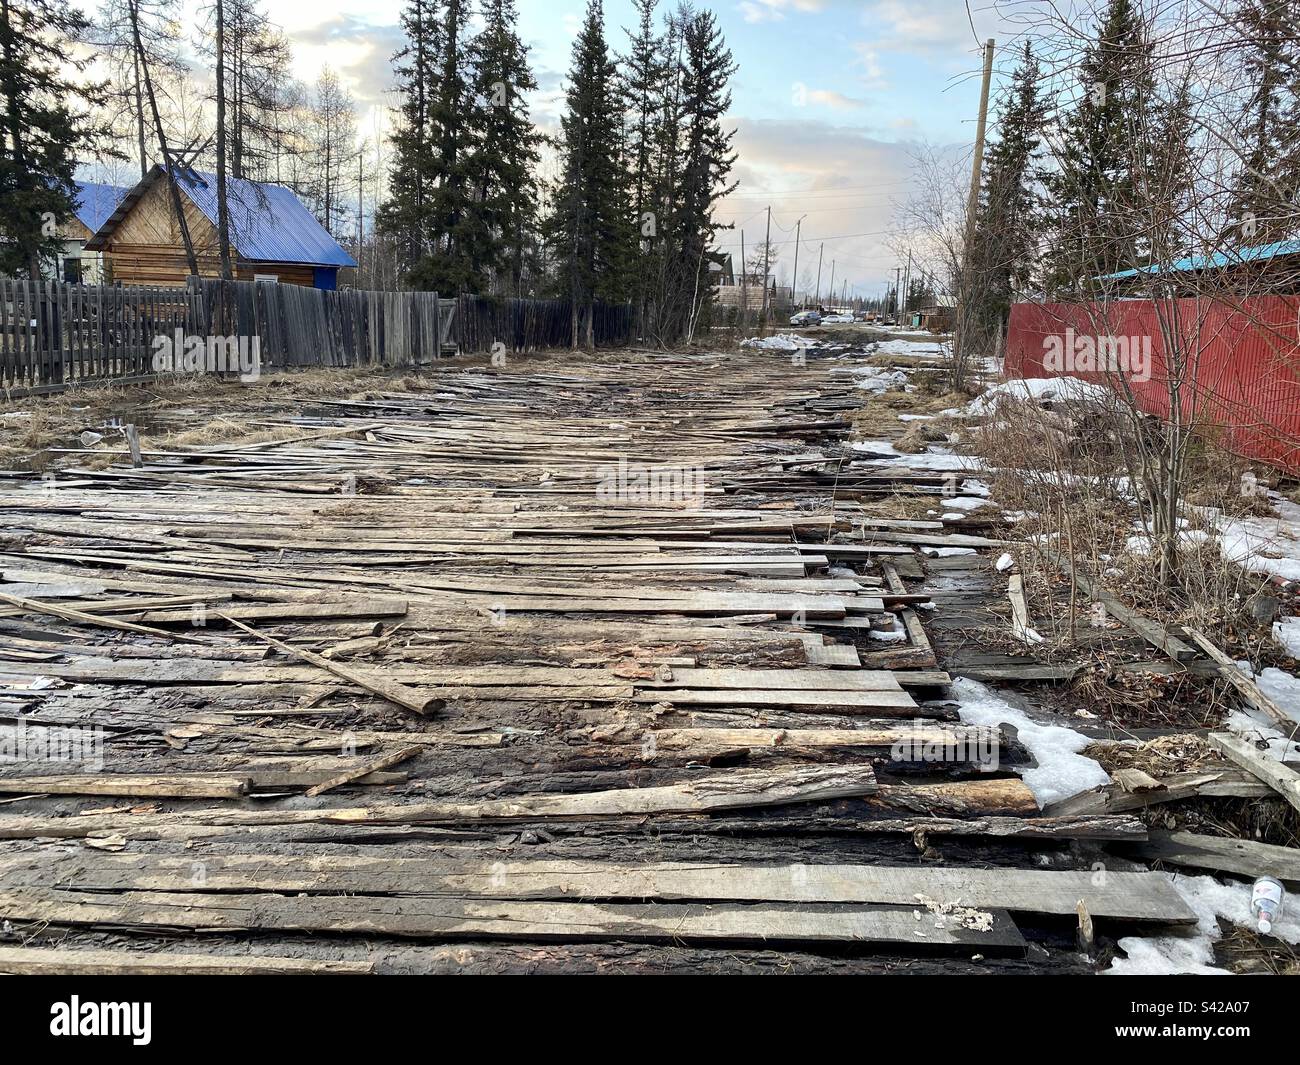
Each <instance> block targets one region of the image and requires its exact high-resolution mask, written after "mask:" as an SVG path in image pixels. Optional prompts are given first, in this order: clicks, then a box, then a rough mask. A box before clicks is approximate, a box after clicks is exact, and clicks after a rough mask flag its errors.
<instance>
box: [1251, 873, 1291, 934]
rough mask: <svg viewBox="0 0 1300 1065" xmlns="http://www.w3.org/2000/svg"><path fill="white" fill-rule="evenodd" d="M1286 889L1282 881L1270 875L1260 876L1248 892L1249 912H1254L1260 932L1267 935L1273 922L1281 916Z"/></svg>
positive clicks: (1271, 928)
mask: <svg viewBox="0 0 1300 1065" xmlns="http://www.w3.org/2000/svg"><path fill="white" fill-rule="evenodd" d="M1285 895H1286V890H1285V889H1284V888H1283V887H1282V881H1280V880H1277V879H1275V878H1274V877H1271V876H1261V877H1260V878H1259V879H1258V880H1256V881H1255V886H1254V887H1253V888H1252V889H1251V892H1250V912H1251V913H1252V914H1254V916H1255V921H1256V922H1257V924H1258V926H1259V930H1260V932H1262V933H1263V934H1264V935H1268V933H1269V932H1271V931H1272V930H1273V922H1274V921H1276V920H1277V919H1278V918H1279V917H1281V916H1282V899H1283V897H1284V896H1285Z"/></svg>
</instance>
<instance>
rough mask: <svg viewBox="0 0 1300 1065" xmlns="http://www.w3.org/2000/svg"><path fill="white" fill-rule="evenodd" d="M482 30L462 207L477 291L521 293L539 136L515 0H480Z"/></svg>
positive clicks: (530, 239)
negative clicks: (467, 188) (469, 182)
mask: <svg viewBox="0 0 1300 1065" xmlns="http://www.w3.org/2000/svg"><path fill="white" fill-rule="evenodd" d="M482 16H483V21H484V27H483V30H482V32H481V33H479V34H478V36H476V37H475V38H474V41H473V43H472V45H471V47H470V59H471V67H472V72H473V73H472V78H473V81H472V84H473V93H474V97H475V102H474V116H475V118H476V120H477V121H476V125H477V126H478V136H477V142H476V144H475V148H474V153H473V156H472V159H471V162H470V171H471V173H472V176H473V186H474V195H473V199H472V202H471V203H470V204H468V205H467V211H469V213H470V214H471V215H472V216H473V217H474V219H475V222H474V230H475V233H476V235H477V240H476V244H477V248H476V258H477V262H476V265H477V267H478V273H479V277H478V279H477V284H476V286H475V287H477V288H485V289H490V290H491V291H494V292H496V293H498V294H509V295H511V296H516V297H518V296H522V295H523V294H524V288H525V282H526V281H527V279H528V275H529V273H530V272H531V270H532V269H533V263H532V262H531V261H530V260H531V259H532V258H533V256H532V251H533V247H534V244H535V232H536V228H537V186H536V178H535V177H534V173H535V170H536V167H537V162H538V151H537V147H538V144H539V143H540V140H541V138H540V136H539V135H538V133H537V131H536V129H535V128H534V126H533V123H532V120H531V119H530V117H529V115H528V104H527V101H526V99H525V94H526V93H529V92H532V91H533V90H535V89H536V88H537V82H536V80H535V79H534V78H533V73H532V70H531V69H530V68H529V65H528V49H527V47H526V46H525V45H524V43H523V42H522V41H521V40H520V39H519V35H518V34H517V33H516V32H515V21H516V19H517V15H516V13H515V5H514V0H484V2H483V9H482Z"/></svg>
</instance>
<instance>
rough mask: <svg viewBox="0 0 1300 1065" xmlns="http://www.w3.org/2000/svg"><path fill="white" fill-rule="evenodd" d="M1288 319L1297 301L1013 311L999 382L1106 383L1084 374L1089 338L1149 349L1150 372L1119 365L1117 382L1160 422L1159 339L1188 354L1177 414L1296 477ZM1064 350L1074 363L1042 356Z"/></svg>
mask: <svg viewBox="0 0 1300 1065" xmlns="http://www.w3.org/2000/svg"><path fill="white" fill-rule="evenodd" d="M1298 312H1300V298H1296V297H1283V296H1259V297H1255V298H1252V299H1247V300H1243V301H1241V303H1240V304H1239V305H1236V306H1229V305H1228V304H1226V303H1222V302H1218V301H1210V300H1195V299H1182V300H1163V301H1159V302H1158V303H1157V302H1156V301H1153V300H1115V301H1111V302H1107V303H1094V304H1083V305H1080V304H1065V303H1018V304H1016V305H1015V306H1013V307H1012V308H1011V322H1010V326H1009V328H1008V331H1007V352H1006V364H1005V368H1006V375H1007V376H1008V377H1059V376H1065V375H1067V374H1069V375H1070V376H1075V377H1082V378H1084V379H1086V380H1093V381H1106V380H1108V381H1110V383H1111V384H1112V385H1116V384H1117V382H1116V379H1115V375H1114V374H1113V373H1107V372H1098V371H1097V370H1096V369H1090V368H1089V366H1090V364H1089V363H1088V362H1087V359H1086V355H1087V352H1088V351H1089V350H1090V349H1092V348H1095V347H1096V340H1097V338H1100V337H1105V338H1127V339H1126V341H1124V342H1123V344H1122V346H1123V347H1126V348H1128V349H1131V350H1136V351H1142V352H1146V351H1148V350H1149V352H1150V364H1149V366H1143V365H1142V364H1141V362H1140V361H1137V360H1132V361H1130V362H1129V363H1127V364H1124V365H1126V366H1127V367H1128V372H1127V373H1126V374H1125V378H1126V380H1127V381H1128V382H1129V386H1130V387H1131V389H1132V391H1133V394H1134V396H1135V397H1136V398H1137V401H1138V403H1139V404H1140V405H1141V406H1142V408H1143V409H1144V410H1146V411H1148V412H1149V413H1151V414H1156V415H1160V416H1162V417H1164V416H1167V415H1168V413H1169V393H1168V379H1169V375H1168V373H1167V370H1166V366H1167V361H1166V357H1165V352H1166V342H1165V337H1166V335H1169V336H1177V337H1182V338H1184V339H1183V342H1182V343H1181V344H1179V345H1178V347H1177V348H1175V350H1182V351H1187V352H1190V353H1192V354H1191V358H1190V359H1189V361H1188V367H1187V373H1185V374H1184V375H1183V377H1184V380H1185V381H1186V382H1191V383H1192V384H1193V387H1185V388H1184V391H1183V394H1182V395H1181V397H1180V404H1179V405H1180V406H1181V408H1182V411H1183V414H1184V416H1185V417H1187V418H1189V419H1195V421H1196V424H1197V425H1199V426H1201V427H1203V428H1204V429H1205V430H1206V431H1207V432H1208V433H1209V434H1211V435H1217V436H1218V437H1219V438H1220V439H1221V440H1222V442H1223V444H1224V445H1225V446H1226V447H1228V448H1230V449H1231V450H1233V451H1235V452H1236V453H1237V454H1240V455H1244V456H1246V457H1248V458H1252V459H1258V460H1259V461H1261V462H1266V463H1269V464H1271V465H1275V466H1280V467H1282V468H1283V469H1286V470H1288V471H1289V472H1291V473H1297V474H1300V337H1298V336H1297V313H1298ZM1070 331H1072V333H1071V332H1070ZM1082 338H1092V342H1091V343H1090V342H1089V340H1087V339H1082ZM1067 347H1069V348H1071V349H1072V350H1076V351H1079V352H1080V355H1079V356H1078V357H1077V358H1076V360H1075V361H1074V362H1070V363H1067V364H1066V366H1065V367H1062V365H1061V360H1060V359H1053V358H1051V357H1050V355H1055V354H1056V352H1058V351H1061V350H1063V349H1065V348H1067ZM1049 353H1050V355H1049ZM1045 356H1049V357H1048V358H1047V360H1046V361H1047V364H1048V365H1045ZM1079 360H1082V361H1081V362H1080V361H1079ZM1117 362H1119V363H1123V360H1117ZM1114 365H1115V364H1114V363H1113V364H1112V368H1114ZM1135 365H1136V366H1137V367H1138V372H1137V373H1134V372H1133V367H1134V366H1135ZM1079 366H1082V368H1077V367H1079ZM1071 368H1074V369H1073V372H1071ZM1143 378H1146V379H1145V380H1144V379H1143Z"/></svg>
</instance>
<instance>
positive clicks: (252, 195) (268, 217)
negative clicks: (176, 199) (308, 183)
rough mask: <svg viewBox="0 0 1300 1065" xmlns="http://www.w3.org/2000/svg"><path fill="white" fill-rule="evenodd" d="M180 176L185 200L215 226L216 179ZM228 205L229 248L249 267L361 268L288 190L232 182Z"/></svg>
mask: <svg viewBox="0 0 1300 1065" xmlns="http://www.w3.org/2000/svg"><path fill="white" fill-rule="evenodd" d="M177 174H178V176H179V177H180V182H179V184H180V187H181V188H182V189H183V190H184V191H185V194H186V195H187V196H189V198H190V199H191V200H192V201H193V203H194V206H195V207H197V208H198V209H199V210H200V211H202V212H203V213H204V214H205V215H206V216H207V218H208V221H210V222H211V223H212V224H213V225H214V226H215V225H216V224H217V178H216V175H215V174H205V173H202V172H201V171H198V170H188V171H186V172H185V173H184V174H181V173H180V172H179V171H178V172H177ZM226 201H227V203H228V204H229V208H230V242H231V243H232V244H233V245H234V246H235V249H236V251H238V252H239V255H240V258H242V259H244V260H246V261H247V262H268V263H303V264H307V265H311V266H356V265H357V262H356V260H355V259H353V258H352V256H351V255H349V254H348V253H347V252H346V251H344V250H343V248H341V247H340V246H339V243H338V241H336V240H335V239H334V238H333V237H331V236H330V235H329V233H328V232H327V231H326V230H325V227H324V226H322V225H321V224H320V223H319V222H317V221H316V218H315V216H314V215H313V214H312V213H311V212H310V211H309V210H307V208H306V207H304V206H303V203H302V201H301V200H299V199H298V197H297V196H295V195H294V194H293V193H292V192H291V191H290V190H289V189H286V188H285V187H284V186H283V185H272V184H270V183H268V182H261V181H248V180H246V179H245V178H228V179H227V180H226Z"/></svg>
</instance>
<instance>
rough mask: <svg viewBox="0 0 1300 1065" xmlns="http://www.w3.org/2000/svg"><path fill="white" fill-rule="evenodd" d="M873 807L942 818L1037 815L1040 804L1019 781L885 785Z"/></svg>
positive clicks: (876, 797) (877, 793) (878, 791)
mask: <svg viewBox="0 0 1300 1065" xmlns="http://www.w3.org/2000/svg"><path fill="white" fill-rule="evenodd" d="M869 801H870V803H871V805H873V806H879V807H886V808H889V809H894V810H907V811H909V812H911V813H918V814H930V815H934V816H938V817H965V816H971V815H975V816H978V815H989V814H993V815H1002V816H1010V817H1015V816H1018V815H1022V816H1032V815H1035V814H1037V813H1038V812H1039V811H1038V800H1037V799H1035V798H1034V793H1033V792H1032V791H1030V790H1029V788H1028V787H1026V786H1025V783H1024V781H1022V780H1020V779H1019V778H1018V777H1015V778H1012V777H1007V778H1003V779H997V780H963V781H955V782H953V783H949V784H881V785H880V786H879V787H878V789H877V792H876V794H875V795H874V796H873V797H872V798H871V799H870V800H869Z"/></svg>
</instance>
